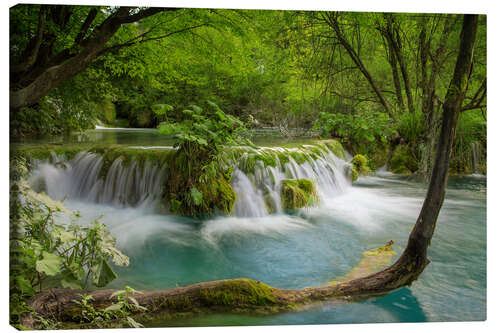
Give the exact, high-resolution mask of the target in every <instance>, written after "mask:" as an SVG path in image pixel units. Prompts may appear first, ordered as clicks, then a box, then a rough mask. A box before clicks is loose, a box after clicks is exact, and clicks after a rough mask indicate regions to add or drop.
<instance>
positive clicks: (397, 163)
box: [389, 145, 418, 174]
mask: <svg viewBox="0 0 500 333" xmlns="http://www.w3.org/2000/svg"><path fill="white" fill-rule="evenodd" d="M417 170H418V162H417V159H416V158H415V157H414V156H413V154H412V153H411V151H410V147H408V146H406V145H399V146H397V147H396V149H395V150H394V152H393V153H392V158H391V160H390V161H389V171H391V172H393V173H397V174H411V173H413V172H415V171H417Z"/></svg>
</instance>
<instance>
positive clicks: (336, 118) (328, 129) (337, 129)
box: [313, 112, 393, 143]
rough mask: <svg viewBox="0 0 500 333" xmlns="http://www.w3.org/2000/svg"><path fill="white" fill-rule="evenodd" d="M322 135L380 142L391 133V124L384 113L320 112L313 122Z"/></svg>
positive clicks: (357, 140)
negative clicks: (377, 139) (378, 140)
mask: <svg viewBox="0 0 500 333" xmlns="http://www.w3.org/2000/svg"><path fill="white" fill-rule="evenodd" d="M313 128H314V129H316V130H320V131H321V134H322V136H324V137H328V136H331V137H339V138H349V139H350V140H354V141H356V142H370V143H371V142H374V141H375V140H376V138H379V139H380V140H381V141H382V142H385V141H387V138H388V137H389V136H390V135H391V134H392V130H393V128H392V124H391V122H390V119H389V117H388V116H387V114H386V113H381V112H364V113H363V114H360V113H354V114H344V113H327V112H321V113H320V115H319V118H318V120H317V121H316V123H315V124H314V127H313Z"/></svg>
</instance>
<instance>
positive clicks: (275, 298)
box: [23, 15, 478, 327]
mask: <svg viewBox="0 0 500 333" xmlns="http://www.w3.org/2000/svg"><path fill="white" fill-rule="evenodd" d="M477 22H478V17H477V15H465V16H464V20H463V26H462V33H461V41H460V50H459V54H458V58H457V62H456V66H455V71H454V75H453V79H452V80H451V82H450V86H449V88H448V92H447V95H446V100H445V103H444V106H443V122H442V126H441V132H440V136H439V141H438V144H437V149H438V151H439V153H438V154H436V157H435V162H434V167H433V170H432V177H431V181H430V184H429V188H428V191H427V195H426V198H425V201H424V204H423V206H422V209H421V211H420V215H419V217H418V219H417V222H416V224H415V226H414V228H413V230H412V232H411V234H410V237H409V239H408V244H407V246H406V249H405V250H404V252H403V254H402V255H401V257H400V258H399V259H398V261H397V262H396V263H394V264H393V265H392V266H390V267H388V268H386V269H384V270H383V271H380V272H378V273H374V274H371V275H369V276H366V277H362V278H358V279H354V280H350V281H346V282H341V283H338V284H335V285H330V286H324V287H315V288H304V289H300V290H283V289H278V288H273V287H270V286H267V285H265V284H263V283H261V282H260V281H254V280H250V279H233V280H219V281H211V282H203V283H199V284H195V285H190V286H186V287H178V288H174V289H169V290H163V291H146V292H144V293H143V294H139V295H137V297H136V298H137V301H138V302H139V304H141V305H143V306H145V307H147V308H148V310H149V311H150V312H149V313H148V314H151V315H153V316H154V315H157V314H158V313H167V314H173V313H180V312H200V311H219V310H220V311H228V310H229V311H230V310H235V309H236V310H241V309H248V310H251V311H253V310H255V309H263V310H266V309H267V310H268V312H270V313H272V312H276V311H279V310H286V309H295V308H296V306H297V305H301V304H307V303H310V302H313V301H322V300H327V299H330V298H340V299H342V298H344V299H350V300H352V299H356V298H358V297H365V296H374V295H380V294H384V293H387V292H389V291H391V290H394V289H397V288H400V287H403V286H407V285H410V284H411V283H412V282H413V281H414V280H416V279H417V278H418V276H419V275H420V273H421V272H422V271H423V270H424V269H425V267H426V266H427V264H428V263H429V262H430V261H429V259H428V258H427V248H428V246H429V244H430V241H431V238H432V235H433V233H434V228H435V226H436V221H437V218H438V215H439V211H440V209H441V205H442V204H443V201H444V196H445V188H446V184H447V181H448V165H449V161H450V156H451V151H452V144H453V140H454V137H455V129H456V126H457V121H458V115H459V112H460V108H461V105H462V102H463V99H464V95H465V89H466V86H467V81H468V73H469V71H470V67H471V63H472V54H473V50H474V42H475V39H476V31H477ZM79 293H81V291H78V290H49V291H46V292H43V293H40V294H38V295H36V296H35V297H33V298H32V299H31V300H30V301H29V303H28V304H29V305H30V306H31V307H32V308H33V309H34V310H35V311H36V312H38V313H39V314H41V315H43V316H55V317H57V318H58V319H59V320H63V321H64V320H68V321H71V320H72V318H73V316H74V315H75V313H77V312H78V311H81V309H79V308H78V307H77V306H76V305H75V303H74V302H73V300H75V299H78V297H79V296H78V294H79ZM112 293H113V291H112V290H99V291H95V292H92V293H91V295H92V296H93V297H94V301H93V304H94V306H96V307H98V308H103V307H105V306H107V305H109V304H110V303H111V302H112ZM33 320H34V317H33V316H32V314H28V315H27V316H26V317H25V318H24V320H23V324H24V325H27V326H31V327H32V324H33Z"/></svg>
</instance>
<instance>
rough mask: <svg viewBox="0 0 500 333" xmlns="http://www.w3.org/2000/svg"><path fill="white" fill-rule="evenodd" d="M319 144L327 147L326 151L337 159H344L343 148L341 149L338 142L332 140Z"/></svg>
mask: <svg viewBox="0 0 500 333" xmlns="http://www.w3.org/2000/svg"><path fill="white" fill-rule="evenodd" d="M320 142H321V143H323V144H325V145H326V146H327V147H328V149H329V150H330V151H331V152H332V153H334V154H335V155H336V156H337V157H339V158H342V159H345V158H346V154H345V150H344V147H342V144H341V143H340V142H339V141H337V140H333V139H332V140H324V141H320Z"/></svg>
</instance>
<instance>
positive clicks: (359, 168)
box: [351, 154, 371, 182]
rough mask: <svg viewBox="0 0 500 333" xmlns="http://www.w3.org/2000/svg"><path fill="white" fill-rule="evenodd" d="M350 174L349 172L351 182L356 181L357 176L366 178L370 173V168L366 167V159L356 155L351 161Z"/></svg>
mask: <svg viewBox="0 0 500 333" xmlns="http://www.w3.org/2000/svg"><path fill="white" fill-rule="evenodd" d="M351 165H352V172H351V180H352V181H353V182H354V181H356V180H357V179H358V176H359V175H362V176H366V175H367V174H369V173H370V172H371V170H370V167H369V166H368V158H366V156H364V155H361V154H357V155H356V156H354V158H353V159H352V160H351Z"/></svg>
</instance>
